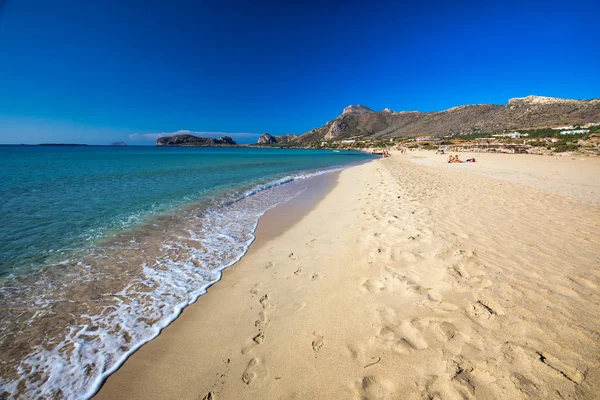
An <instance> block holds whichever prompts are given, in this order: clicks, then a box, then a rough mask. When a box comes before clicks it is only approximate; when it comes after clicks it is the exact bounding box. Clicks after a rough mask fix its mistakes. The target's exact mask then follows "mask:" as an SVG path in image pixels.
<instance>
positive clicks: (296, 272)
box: [294, 268, 302, 276]
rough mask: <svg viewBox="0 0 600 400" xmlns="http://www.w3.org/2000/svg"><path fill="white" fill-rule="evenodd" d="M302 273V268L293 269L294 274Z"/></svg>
mask: <svg viewBox="0 0 600 400" xmlns="http://www.w3.org/2000/svg"><path fill="white" fill-rule="evenodd" d="M301 273H302V268H298V269H297V270H295V271H294V275H296V276H297V275H300V274H301Z"/></svg>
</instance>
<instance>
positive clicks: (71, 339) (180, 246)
mask: <svg viewBox="0 0 600 400" xmlns="http://www.w3.org/2000/svg"><path fill="white" fill-rule="evenodd" d="M368 158H370V156H368V155H365V154H362V153H354V152H342V153H333V152H326V151H309V150H289V149H243V148H143V147H139V148H110V147H28V146H0V183H1V186H0V199H1V203H0V215H2V225H1V227H0V274H1V275H2V276H1V278H0V285H1V286H0V318H1V319H0V321H1V322H0V349H1V350H0V355H1V357H0V358H1V359H2V362H1V363H0V394H1V393H2V391H4V392H5V393H4V394H5V395H8V396H9V397H17V396H21V397H27V398H42V397H44V398H45V397H59V398H61V397H62V398H82V397H89V396H91V395H92V394H93V393H94V392H95V390H96V389H97V388H98V386H99V385H100V384H101V382H102V381H103V380H104V379H105V378H106V376H108V375H109V374H110V373H111V372H113V371H114V370H115V369H116V368H118V366H119V365H120V364H121V363H122V362H123V361H124V359H125V358H126V357H127V356H128V355H129V354H131V353H132V352H133V351H135V349H136V348H138V347H139V346H140V345H142V344H143V343H145V342H147V341H148V340H150V339H152V338H153V337H155V336H156V335H157V334H158V333H159V332H160V330H161V329H162V328H163V327H165V326H166V325H168V323H170V322H171V321H172V320H173V319H174V318H176V317H177V315H178V314H179V313H180V311H181V309H182V308H183V307H185V306H186V305H188V304H190V303H191V302H193V301H195V299H196V298H197V297H198V296H199V295H201V294H202V293H204V291H205V290H206V288H207V287H208V286H209V285H210V284H212V283H214V282H215V281H217V280H218V279H219V278H220V271H221V270H222V269H223V268H225V267H227V266H230V265H232V264H233V263H235V262H236V261H237V260H238V259H239V258H240V257H241V256H242V255H243V254H244V253H245V252H246V250H247V248H248V246H249V245H250V243H251V242H252V240H253V239H254V235H253V233H254V229H255V227H256V224H257V222H258V219H259V217H260V216H261V215H262V214H263V213H264V212H265V211H266V210H268V209H269V208H271V207H273V206H275V205H276V204H278V203H281V202H284V201H287V200H289V199H290V198H293V197H294V196H296V195H297V194H299V193H301V192H302V191H303V190H305V187H306V186H305V185H306V183H305V180H304V179H303V178H305V177H307V176H310V175H312V174H319V173H323V172H325V171H328V170H335V169H339V167H340V166H342V165H347V164H349V163H354V162H361V161H364V160H367V159H368Z"/></svg>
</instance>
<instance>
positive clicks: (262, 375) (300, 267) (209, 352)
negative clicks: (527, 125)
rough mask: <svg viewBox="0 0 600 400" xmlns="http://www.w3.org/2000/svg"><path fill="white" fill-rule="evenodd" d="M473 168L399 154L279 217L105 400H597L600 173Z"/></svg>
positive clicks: (490, 162) (510, 162)
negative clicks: (522, 399) (331, 399)
mask: <svg viewBox="0 0 600 400" xmlns="http://www.w3.org/2000/svg"><path fill="white" fill-rule="evenodd" d="M461 156H462V157H463V158H467V156H466V155H463V154H461ZM475 157H476V158H477V160H478V162H477V163H475V164H460V165H456V164H452V165H448V164H446V163H445V158H444V156H437V155H435V154H434V153H432V152H409V153H408V154H404V155H401V154H397V153H395V154H393V156H392V157H390V158H387V159H381V160H377V161H374V162H371V163H368V164H365V165H361V166H358V167H354V168H351V169H348V170H344V171H342V172H341V173H339V175H337V176H335V177H333V176H330V177H329V178H324V179H331V178H334V179H336V182H335V187H334V188H333V189H332V190H330V191H327V189H328V187H327V185H321V186H319V187H320V188H323V191H322V192H321V194H323V192H327V193H326V194H325V196H324V197H323V198H321V199H319V197H320V195H319V192H318V191H315V192H313V194H309V192H305V197H304V198H297V200H296V203H287V204H286V205H280V206H278V207H276V208H275V209H273V210H271V211H269V212H268V213H267V214H266V215H265V216H264V217H263V218H262V219H261V221H260V223H259V228H258V230H257V240H256V241H255V243H253V245H252V246H251V248H250V250H249V252H248V254H247V255H246V256H245V257H244V258H243V259H242V260H241V261H240V262H238V263H237V264H236V265H234V266H233V267H231V268H229V269H227V270H226V271H224V274H223V278H222V280H221V281H220V282H218V283H217V284H215V285H214V286H212V287H211V288H210V289H209V291H208V293H207V294H206V295H204V296H202V297H201V298H200V299H199V300H198V301H197V302H196V303H195V304H194V305H192V306H190V307H188V308H187V309H186V310H185V311H184V312H183V313H182V315H181V316H180V317H179V318H178V319H177V320H176V321H175V322H174V323H173V324H172V325H170V326H169V327H167V328H166V329H165V330H164V331H163V332H162V334H161V335H160V336H159V337H158V338H157V339H155V340H153V341H152V342H150V343H148V344H146V345H145V346H144V347H143V348H142V349H140V350H139V351H138V352H136V353H135V354H134V355H133V356H132V357H131V358H130V359H129V360H128V361H127V362H126V363H125V364H124V365H123V367H122V368H121V369H120V370H119V371H117V372H116V373H115V374H114V375H112V376H111V377H110V378H109V379H108V381H107V382H106V384H105V385H104V387H103V388H102V389H101V391H100V392H99V394H98V395H97V396H96V398H100V399H102V398H106V399H115V398H117V399H119V398H121V399H147V398H161V399H172V398H177V399H239V398H244V399H257V398H260V399H280V398H302V399H303V398H323V399H330V398H339V399H346V398H348V399H352V398H356V399H399V398H401V399H423V398H431V399H433V398H438V399H464V398H467V399H472V398H479V399H490V398H499V399H521V398H540V399H547V398H557V399H560V398H577V399H593V398H595V397H596V395H597V393H598V392H599V391H600V344H599V343H600V333H599V332H600V319H599V318H598V315H599V312H600V286H599V285H600V257H599V253H598V250H597V249H598V248H600V190H599V189H600V182H599V180H598V178H597V177H598V176H600V162H599V161H600V160H598V159H595V158H586V159H583V160H582V159H581V158H575V159H571V158H561V159H557V160H556V161H551V160H548V159H547V158H545V157H540V156H526V155H516V156H511V155H487V154H486V155H475ZM548 162H552V163H555V164H553V166H554V167H555V168H557V171H558V172H556V173H548V166H547V165H546V164H545V163H548ZM582 165H583V166H584V167H582ZM454 167H456V168H454ZM582 171H583V172H582ZM317 199H319V200H317ZM315 200H317V201H315ZM303 207H304V208H303ZM284 217H285V218H284Z"/></svg>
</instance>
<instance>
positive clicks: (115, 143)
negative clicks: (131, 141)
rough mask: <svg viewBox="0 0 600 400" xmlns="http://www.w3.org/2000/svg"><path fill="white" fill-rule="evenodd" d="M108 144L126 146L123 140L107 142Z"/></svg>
mask: <svg viewBox="0 0 600 400" xmlns="http://www.w3.org/2000/svg"><path fill="white" fill-rule="evenodd" d="M109 146H127V143H125V142H112V143H110V144H109Z"/></svg>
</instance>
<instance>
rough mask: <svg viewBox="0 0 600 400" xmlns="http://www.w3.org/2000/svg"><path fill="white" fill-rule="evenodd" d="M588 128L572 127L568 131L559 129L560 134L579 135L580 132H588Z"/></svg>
mask: <svg viewBox="0 0 600 400" xmlns="http://www.w3.org/2000/svg"><path fill="white" fill-rule="evenodd" d="M589 131H590V130H589V129H573V130H570V131H560V134H561V135H579V134H582V133H588V132H589Z"/></svg>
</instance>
